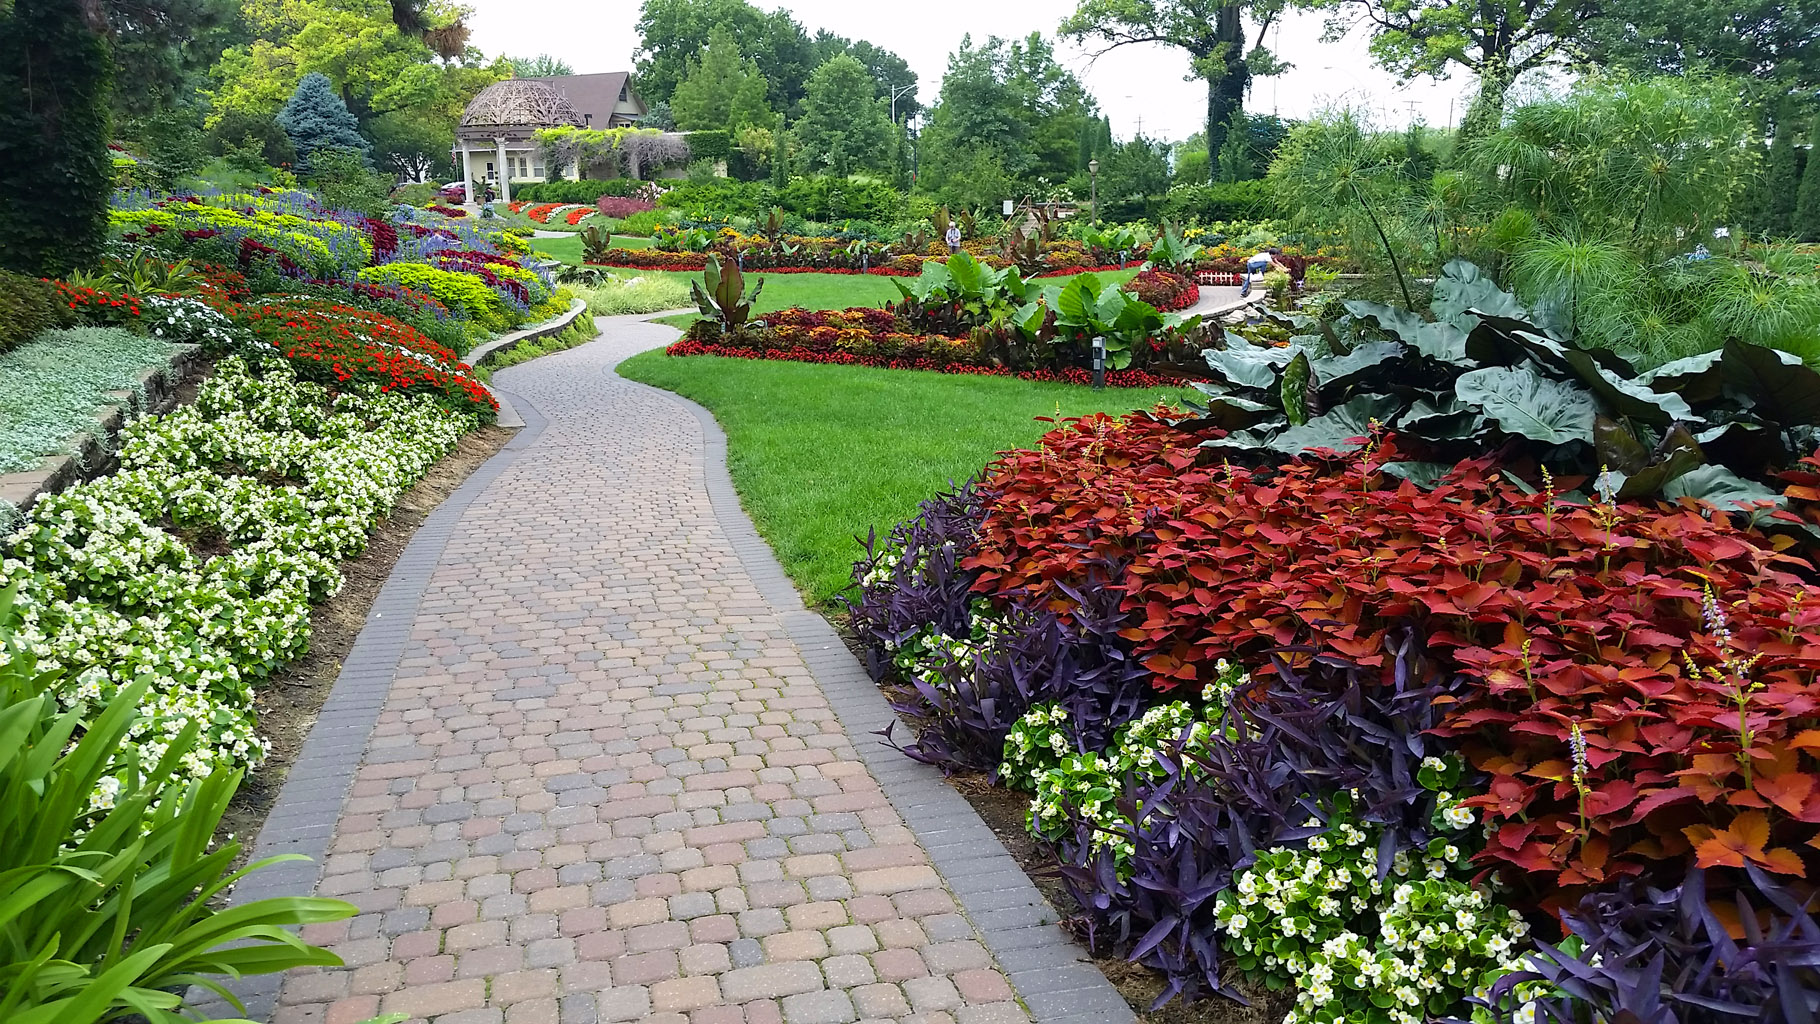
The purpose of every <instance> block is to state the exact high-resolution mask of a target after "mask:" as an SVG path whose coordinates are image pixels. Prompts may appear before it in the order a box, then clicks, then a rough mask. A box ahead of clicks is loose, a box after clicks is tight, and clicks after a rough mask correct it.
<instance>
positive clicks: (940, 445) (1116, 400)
mask: <svg viewBox="0 0 1820 1024" xmlns="http://www.w3.org/2000/svg"><path fill="white" fill-rule="evenodd" d="M619 372H620V373H622V374H624V375H625V376H627V377H630V378H632V379H633V380H639V381H643V382H645V383H647V384H652V385H655V386H657V387H660V388H663V389H665V390H667V391H674V392H676V393H677V394H679V395H683V396H684V397H687V398H690V399H693V400H695V401H696V402H699V403H701V404H702V405H704V406H706V407H707V408H708V409H709V410H711V411H712V412H713V413H714V416H715V418H716V419H718V420H719V421H720V425H721V427H722V428H723V429H725V430H726V432H727V443H728V453H727V463H728V467H729V469H730V470H731V472H732V476H733V486H734V487H735V488H737V489H738V491H739V496H740V503H741V504H742V505H743V506H744V507H745V510H746V512H747V513H748V514H750V515H751V516H752V519H753V521H754V522H755V523H757V525H758V531H759V533H760V534H762V535H763V536H764V538H765V540H766V541H768V542H769V543H770V545H771V548H772V550H774V551H776V552H777V557H778V559H779V560H780V561H782V562H783V564H784V568H785V570H786V571H787V572H789V574H790V578H791V579H793V580H794V581H795V582H796V585H797V587H798V588H799V589H801V590H802V591H803V593H804V594H805V595H806V597H807V599H808V600H809V601H810V602H811V603H813V604H820V605H828V604H831V603H832V602H833V600H834V598H835V596H836V595H837V594H838V593H840V591H841V590H842V589H843V588H845V587H846V586H847V583H848V581H849V576H850V574H851V570H852V564H853V561H854V559H855V558H857V557H859V554H860V551H861V546H860V542H859V541H858V540H855V538H856V537H858V538H864V537H865V536H866V532H867V531H868V530H877V531H878V532H879V534H880V535H883V534H885V533H887V532H888V531H889V530H890V529H891V527H892V525H893V524H895V523H897V522H898V521H900V520H902V519H905V518H907V517H909V516H910V515H912V514H913V513H914V512H915V511H916V506H917V504H918V503H919V502H922V501H923V500H925V499H927V498H929V497H930V496H932V495H933V494H935V493H936V492H937V491H940V490H943V489H944V488H946V487H947V486H948V484H949V482H950V481H960V480H965V479H967V478H969V477H971V476H973V475H974V474H975V473H977V472H978V471H979V470H980V468H981V467H982V466H984V465H985V464H986V463H987V462H989V461H991V460H992V457H993V455H994V454H995V453H997V452H999V451H1003V450H1005V449H1009V448H1021V447H1028V446H1030V445H1032V444H1034V443H1035V442H1036V439H1037V438H1038V437H1040V436H1041V435H1042V434H1043V433H1044V432H1045V431H1046V430H1048V429H1049V427H1048V425H1047V424H1043V423H1038V422H1035V417H1037V416H1058V415H1060V416H1079V415H1083V414H1086V413H1090V412H1097V411H1105V412H1125V411H1129V410H1131V409H1136V408H1140V407H1148V406H1150V405H1152V404H1154V403H1156V402H1157V401H1173V400H1174V399H1175V398H1176V396H1177V395H1178V394H1179V393H1180V392H1179V390H1177V389H1173V388H1171V389H1162V390H1155V391H1139V390H1121V389H1116V388H1108V389H1107V390H1105V391H1100V392H1095V391H1092V390H1090V389H1088V388H1082V387H1075V386H1070V385H1065V384H1036V383H1032V382H1030V381H1022V380H1017V379H1015V378H1004V377H969V376H961V375H958V374H943V373H922V372H917V371H910V370H875V369H870V368H866V367H855V366H819V365H815V364H810V363H786V362H758V361H753V360H745V359H722V358H719V357H715V356H690V357H686V358H676V359H673V358H671V357H669V356H666V355H664V354H663V352H662V350H656V351H652V352H646V353H643V354H641V355H637V356H634V357H632V358H631V359H628V360H626V361H625V362H623V363H621V364H620V366H619Z"/></svg>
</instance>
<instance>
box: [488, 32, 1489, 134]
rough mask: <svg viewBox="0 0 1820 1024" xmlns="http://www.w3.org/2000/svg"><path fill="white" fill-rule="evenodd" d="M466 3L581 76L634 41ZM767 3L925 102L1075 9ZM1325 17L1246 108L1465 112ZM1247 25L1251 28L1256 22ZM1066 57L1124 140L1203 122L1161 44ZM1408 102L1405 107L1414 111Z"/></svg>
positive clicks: (518, 49) (1441, 121) (1432, 114)
mask: <svg viewBox="0 0 1820 1024" xmlns="http://www.w3.org/2000/svg"><path fill="white" fill-rule="evenodd" d="M468 2H470V3H472V4H473V6H474V8H475V14H474V17H473V19H472V21H471V25H472V26H473V29H474V39H473V42H474V44H475V45H476V46H478V47H480V48H481V49H482V50H484V51H485V52H486V53H487V55H488V56H493V55H497V54H501V53H503V54H506V55H508V56H513V57H521V56H534V55H536V54H538V53H549V54H552V55H554V56H557V57H561V58H562V59H564V60H566V61H568V62H569V63H570V64H571V65H573V66H574V68H575V70H576V71H578V72H596V71H621V70H626V69H629V68H630V67H631V66H632V53H633V51H634V50H636V49H637V48H638V33H637V31H636V30H635V29H634V28H633V25H634V24H635V23H636V22H637V21H638V10H639V6H640V3H639V0H468ZM757 3H758V6H760V7H763V8H766V9H775V8H778V7H783V8H786V9H788V10H789V11H790V13H791V14H792V15H793V16H795V18H796V20H797V21H798V22H799V23H801V24H802V25H803V27H805V28H807V29H808V30H809V32H810V34H811V35H813V34H814V33H815V31H816V30H817V29H823V28H825V29H828V30H829V31H832V32H837V33H839V34H841V35H844V36H848V37H850V38H854V39H869V40H871V41H872V42H873V43H875V44H877V45H879V46H882V47H885V48H886V49H889V50H893V51H895V52H896V53H897V54H898V55H899V56H901V57H903V58H904V60H906V61H908V62H909V64H910V67H911V68H912V69H913V70H914V71H915V72H916V73H917V76H918V79H919V81H918V87H917V95H918V97H919V98H920V99H921V100H922V101H923V102H924V103H925V104H927V103H931V102H933V101H934V100H935V97H936V93H937V92H938V91H939V90H940V88H941V80H942V73H943V71H944V70H945V69H946V68H947V66H948V54H949V53H950V52H951V51H952V50H953V49H954V48H955V47H956V46H957V45H958V44H959V43H960V40H961V36H962V35H963V34H965V33H969V32H970V33H972V34H973V36H974V38H975V39H976V40H979V39H983V38H985V37H986V36H989V35H999V36H1006V37H1012V36H1024V35H1028V34H1029V33H1030V32H1032V31H1041V32H1042V33H1044V34H1045V35H1051V34H1052V33H1054V31H1055V26H1056V25H1057V24H1059V23H1060V22H1061V20H1062V19H1063V18H1064V17H1066V16H1067V15H1068V13H1069V12H1070V11H1072V10H1073V9H1074V3H1073V2H1072V0H915V2H913V3H907V4H906V3H882V2H881V3H872V2H864V0H787V2H783V3H778V2H777V0H757ZM1322 25H1323V17H1322V16H1321V15H1316V14H1310V13H1307V12H1294V13H1291V14H1290V15H1289V16H1288V17H1287V19H1286V20H1285V21H1284V22H1283V23H1282V24H1281V25H1280V27H1277V28H1273V29H1272V30H1271V39H1270V46H1271V48H1272V49H1273V50H1275V51H1276V52H1277V54H1278V56H1280V57H1282V58H1283V59H1285V60H1288V61H1289V62H1291V63H1292V64H1294V65H1295V67H1294V68H1293V69H1292V70H1290V71H1289V72H1288V73H1287V74H1284V75H1282V76H1281V77H1278V78H1274V79H1260V80H1258V81H1256V82H1254V83H1253V84H1252V91H1251V96H1250V97H1249V98H1248V99H1247V100H1246V103H1245V106H1246V109H1248V110H1251V111H1253V112H1256V113H1270V112H1273V111H1274V112H1276V113H1279V114H1282V115H1283V116H1285V117H1302V116H1305V115H1307V114H1308V113H1309V112H1310V111H1313V110H1317V109H1320V108H1321V107H1324V106H1330V105H1333V104H1335V103H1336V102H1345V103H1349V104H1351V105H1354V106H1359V105H1369V106H1370V107H1371V108H1372V109H1373V111H1374V112H1375V114H1376V118H1375V119H1376V120H1377V121H1378V122H1379V123H1380V124H1383V125H1386V126H1389V127H1401V126H1402V125H1404V124H1407V123H1408V122H1409V120H1410V117H1411V113H1412V110H1413V113H1414V116H1416V117H1418V118H1421V119H1422V120H1424V121H1426V122H1427V123H1428V124H1431V125H1435V126H1437V127H1439V126H1445V125H1447V124H1448V123H1449V118H1450V117H1451V118H1452V119H1453V120H1455V121H1457V120H1458V119H1459V117H1460V116H1461V115H1462V114H1463V113H1464V112H1465V106H1466V99H1467V98H1468V97H1470V95H1471V89H1472V85H1473V82H1472V79H1471V77H1470V76H1462V75H1456V76H1455V77H1453V78H1452V79H1449V80H1445V81H1435V80H1432V79H1426V78H1423V79H1417V80H1415V81H1414V82H1411V83H1408V84H1405V83H1403V82H1400V81H1398V80H1397V79H1396V78H1395V77H1394V76H1391V75H1389V74H1386V73H1385V72H1384V71H1382V70H1380V69H1379V68H1378V67H1377V66H1376V65H1374V64H1373V63H1372V60H1371V56H1370V54H1369V53H1368V52H1367V50H1366V42H1367V40H1366V37H1365V34H1364V32H1363V31H1362V30H1360V31H1355V32H1354V33H1353V34H1352V35H1351V36H1349V37H1348V38H1346V39H1344V40H1342V41H1340V42H1338V43H1323V42H1321V41H1320V37H1321V29H1322ZM1253 31H1255V29H1254V30H1253ZM1060 53H1061V57H1062V60H1063V63H1065V64H1066V65H1067V66H1068V67H1070V68H1071V69H1073V70H1074V71H1075V72H1076V73H1077V74H1079V75H1080V76H1081V79H1082V80H1083V81H1084V82H1085V83H1086V85H1087V88H1088V89H1089V90H1090V91H1092V93H1093V95H1094V96H1095V97H1097V98H1098V99H1099V102H1100V109H1102V110H1104V111H1105V112H1106V113H1107V115H1108V116H1110V117H1111V118H1112V130H1113V132H1114V134H1116V135H1118V136H1119V137H1120V138H1125V137H1128V136H1130V135H1131V134H1133V133H1134V132H1136V131H1137V130H1139V128H1140V127H1141V128H1142V130H1143V132H1144V133H1145V134H1146V135H1150V136H1152V137H1161V138H1165V139H1169V140H1172V141H1173V140H1178V139H1181V138H1184V137H1186V136H1188V135H1190V134H1192V133H1194V132H1195V131H1198V130H1199V129H1200V127H1201V120H1202V119H1203V118H1204V117H1205V116H1206V113H1205V111H1206V109H1207V92H1206V86H1205V85H1204V84H1202V83H1199V82H1187V81H1184V80H1183V76H1185V75H1186V74H1187V73H1188V60H1187V58H1186V57H1185V56H1184V55H1183V54H1182V53H1181V51H1179V50H1174V49H1170V48H1168V47H1163V46H1142V47H1127V48H1125V49H1121V50H1117V51H1114V52H1113V53H1111V54H1108V55H1107V56H1104V57H1101V58H1100V59H1099V60H1098V61H1097V62H1089V60H1088V58H1087V56H1086V55H1085V53H1084V52H1083V51H1082V50H1080V49H1079V48H1076V47H1073V46H1064V47H1063V48H1061V51H1060ZM1412 104H1413V107H1412Z"/></svg>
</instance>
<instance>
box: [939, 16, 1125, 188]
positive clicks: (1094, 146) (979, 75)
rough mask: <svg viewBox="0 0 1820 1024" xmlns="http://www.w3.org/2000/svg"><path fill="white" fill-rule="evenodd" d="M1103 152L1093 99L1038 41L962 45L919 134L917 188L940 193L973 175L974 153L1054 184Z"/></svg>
mask: <svg viewBox="0 0 1820 1024" xmlns="http://www.w3.org/2000/svg"><path fill="white" fill-rule="evenodd" d="M1110 148H1111V129H1110V128H1109V127H1108V126H1106V125H1104V124H1103V123H1102V122H1101V120H1100V117H1099V110H1098V108H1097V106H1096V105H1095V104H1094V101H1093V97H1092V96H1090V95H1088V93H1087V90H1086V88H1085V87H1083V86H1082V85H1081V82H1080V79H1078V78H1076V77H1075V76H1074V74H1073V73H1072V72H1070V71H1068V70H1067V69H1066V68H1064V67H1062V66H1061V64H1060V63H1059V62H1058V61H1057V60H1056V58H1055V50H1054V48H1053V47H1051V46H1050V45H1049V43H1048V42H1047V41H1046V40H1044V39H1043V38H1042V36H1041V35H1040V34H1038V33H1031V35H1030V36H1029V37H1028V38H1025V39H1017V40H1010V41H1007V40H1004V39H1000V38H998V37H996V36H993V37H991V38H989V39H987V40H986V42H985V43H984V44H981V45H977V46H976V45H974V43H973V40H972V38H971V37H963V38H962V39H961V45H960V47H959V48H958V49H956V50H955V51H954V53H952V54H950V55H949V57H948V72H947V74H946V75H944V76H943V78H942V91H941V97H940V100H939V102H938V103H937V104H936V106H935V108H934V109H933V110H932V111H931V112H930V115H929V125H928V128H927V129H926V130H925V131H924V132H923V138H922V166H923V175H922V177H923V183H924V184H925V185H926V187H927V188H928V189H929V190H931V191H939V190H940V189H942V188H944V187H946V186H947V185H948V184H949V183H950V182H952V181H954V180H956V179H957V178H959V177H961V176H963V175H968V174H973V173H976V171H977V164H978V161H977V160H976V154H978V153H981V152H986V153H991V154H992V155H993V156H994V157H995V160H994V161H993V165H994V166H995V167H997V168H999V169H1001V170H1002V171H1003V172H1004V173H1006V174H1009V175H1011V176H1012V177H1014V178H1025V179H1028V178H1038V177H1041V178H1047V179H1049V180H1051V181H1055V182H1059V181H1064V180H1066V179H1068V178H1069V177H1070V176H1072V175H1073V174H1075V173H1076V172H1077V171H1079V170H1081V169H1082V168H1083V167H1084V166H1085V160H1091V159H1092V158H1093V157H1094V156H1095V155H1096V154H1105V153H1106V152H1108V151H1109V150H1110ZM1083 154H1084V157H1083ZM1001 198H1002V197H1001Z"/></svg>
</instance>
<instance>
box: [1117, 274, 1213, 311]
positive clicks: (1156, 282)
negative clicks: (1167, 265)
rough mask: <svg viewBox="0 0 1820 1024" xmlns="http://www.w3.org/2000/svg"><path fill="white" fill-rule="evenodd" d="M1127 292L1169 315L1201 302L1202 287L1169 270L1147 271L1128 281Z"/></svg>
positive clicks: (1126, 283) (1125, 286) (1126, 284)
mask: <svg viewBox="0 0 1820 1024" xmlns="http://www.w3.org/2000/svg"><path fill="white" fill-rule="evenodd" d="M1124 288H1125V290H1126V291H1128V292H1130V293H1131V294H1133V295H1135V296H1137V297H1138V298H1139V299H1142V300H1143V301H1145V302H1148V303H1150V304H1151V305H1152V306H1155V307H1156V308H1157V309H1158V310H1160V311H1162V312H1165V313H1169V312H1173V311H1175V310H1178V309H1187V308H1188V307H1189V306H1192V305H1194V304H1195V303H1197V302H1199V301H1201V286H1200V285H1198V284H1196V283H1194V280H1193V279H1192V278H1188V277H1184V276H1183V275H1181V274H1176V273H1172V272H1170V271H1167V270H1154V269H1152V270H1145V271H1142V272H1140V273H1139V274H1138V275H1137V276H1135V277H1133V278H1132V279H1131V280H1129V281H1126V282H1125V285H1124Z"/></svg>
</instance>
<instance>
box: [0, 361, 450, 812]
mask: <svg viewBox="0 0 1820 1024" xmlns="http://www.w3.org/2000/svg"><path fill="white" fill-rule="evenodd" d="M471 426H472V420H471V418H469V417H465V416H462V415H459V414H456V413H452V412H449V411H448V410H446V409H444V408H442V407H441V406H439V405H437V404H436V403H435V401H434V400H433V399H431V398H429V397H428V396H406V395H402V394H396V393H394V394H381V393H379V392H377V391H372V390H369V391H361V392H353V393H346V394H342V395H338V396H332V395H331V394H330V393H329V392H328V391H327V390H325V389H323V388H320V387H317V386H315V385H310V384H304V383H299V382H298V381H297V380H296V379H295V378H294V377H293V375H292V374H291V372H290V370H289V367H288V365H286V364H284V363H282V362H276V361H275V362H272V363H270V364H267V365H264V366H262V367H260V368H259V372H257V373H256V372H255V371H254V370H253V369H252V368H250V367H248V366H247V365H246V364H245V363H244V362H242V361H241V360H239V359H237V358H229V359H225V360H223V361H222V362H221V363H220V364H219V365H218V366H217V369H216V375H215V376H214V377H213V378H211V379H210V380H209V381H208V382H207V383H206V384H204V385H203V387H202V389H201V393H200V394H199V396H198V399H197V401H196V403H195V404H194V405H191V406H188V407H186V408H184V409H181V410H178V411H176V412H174V413H172V414H170V415H167V416H161V417H153V418H150V419H146V420H141V421H139V422H137V423H134V424H132V425H131V427H129V428H128V430H127V431H126V435H127V438H126V443H125V445H124V446H123V450H122V456H121V458H122V471H121V472H119V473H117V474H115V475H114V476H111V477H106V478H103V479H101V480H97V481H94V482H92V483H87V484H82V485H79V486H77V487H74V488H71V489H70V490H68V491H65V492H63V493H62V494H58V495H53V496H50V497H47V498H44V499H42V500H40V501H39V502H38V503H37V504H36V505H34V506H33V507H32V509H31V510H30V512H29V513H28V514H27V515H26V516H25V517H24V518H23V519H22V521H21V522H20V524H19V525H18V528H17V529H16V530H15V531H14V532H13V533H12V534H11V535H10V536H8V537H6V538H5V540H4V541H3V542H0V555H3V556H4V557H3V558H0V588H5V587H6V586H8V585H10V584H13V583H18V584H20V595H19V599H18V602H17V607H18V609H19V611H20V613H21V617H22V627H23V628H22V630H21V632H20V635H19V637H18V638H17V640H18V642H19V643H20V644H22V645H23V646H24V647H26V648H27V649H29V650H31V651H32V652H33V653H34V654H36V655H37V657H38V659H39V663H40V664H41V665H42V667H44V668H45V669H47V670H62V671H63V672H64V674H65V680H66V682H65V684H64V687H63V690H62V691H61V692H60V694H59V699H60V700H61V701H62V702H63V703H64V705H65V706H74V705H75V704H77V703H79V702H88V703H94V702H98V701H105V700H107V699H110V698H111V697H112V696H113V695H114V694H115V693H116V692H118V690H119V689H120V688H121V687H123V686H125V685H127V684H128V683H131V682H133V681H135V680H138V679H142V678H147V677H149V678H151V679H153V680H155V682H154V685H153V687H152V688H151V689H150V690H149V691H148V693H147V696H146V697H145V698H144V700H143V702H142V703H141V706H140V708H139V712H140V718H139V719H138V721H136V722H135V723H134V725H133V726H132V731H131V733H130V737H131V739H132V740H133V741H134V743H135V744H136V745H137V747H138V748H139V752H140V755H141V756H142V757H150V758H154V759H155V758H157V757H159V756H161V755H162V754H163V753H164V751H165V749H166V748H167V746H168V744H169V743H170V742H171V741H172V740H173V739H174V738H175V737H176V736H177V735H178V734H179V733H180V732H181V731H182V729H183V728H184V726H185V725H186V724H188V723H192V722H193V723H196V724H197V725H198V726H199V727H200V728H201V730H202V739H201V742H200V744H199V745H198V746H197V747H196V749H194V750H192V751H190V752H189V753H188V754H186V755H185V756H184V758H183V765H184V769H185V771H186V772H188V773H190V774H192V775H195V776H203V775H206V774H208V773H209V772H210V771H212V770H214V769H216V768H221V767H234V766H244V765H254V764H257V763H259V761H261V760H262V759H263V758H264V757H265V754H266V743H265V741H264V740H263V739H261V738H260V737H259V735H258V733H257V731H256V728H255V721H254V717H253V709H252V705H253V686H254V685H255V684H256V683H257V682H258V681H259V680H262V679H264V678H265V677H267V676H269V675H270V674H271V673H272V672H273V671H275V670H276V669H277V668H279V667H281V666H282V665H284V664H285V663H287V662H289V661H292V660H295V659H296V658H298V657H299V656H301V655H302V654H303V653H304V652H305V651H307V650H308V647H309V636H310V606H311V604H312V603H314V602H320V601H322V600H325V599H326V598H328V597H329V596H331V595H333V594H334V593H335V592H336V591H337V590H338V589H339V588H340V586H341V573H340V570H339V568H338V562H339V560H340V559H342V558H345V557H347V556H349V555H352V554H356V553H358V552H359V551H360V550H362V548H364V546H365V544H366V532H367V528H368V526H369V525H370V524H371V523H372V522H373V521H374V520H375V519H377V518H378V517H379V516H381V515H383V514H385V512H386V511H387V510H389V509H390V508H391V507H392V504H393V503H394V502H395V501H396V500H397V499H398V497H399V495H400V494H402V493H403V492H404V490H405V489H406V488H408V487H410V486H411V484H412V483H414V482H415V481H416V480H417V479H418V478H420V477H421V476H422V475H423V473H424V472H425V470H427V469H428V468H429V467H430V465H432V464H433V463H434V462H435V461H436V460H437V459H438V458H440V457H442V456H443V455H444V454H446V453H447V452H448V451H450V450H451V449H452V448H454V446H455V445H456V443H457V442H458V441H459V440H460V438H461V435H462V434H463V433H464V432H465V430H467V429H468V428H469V427H471ZM193 546H194V547H195V548H199V549H202V550H211V549H220V548H223V547H225V548H226V550H225V551H224V552H223V553H220V554H215V555H212V556H210V557H207V558H202V557H199V556H198V555H197V554H195V553H194V551H193V550H192V547H193ZM115 792H118V787H117V785H114V784H111V783H109V784H104V785H103V786H102V788H100V789H98V790H97V791H96V793H95V794H93V797H92V800H93V801H95V802H96V806H105V804H106V802H107V801H109V800H111V799H112V794H113V793H115Z"/></svg>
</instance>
